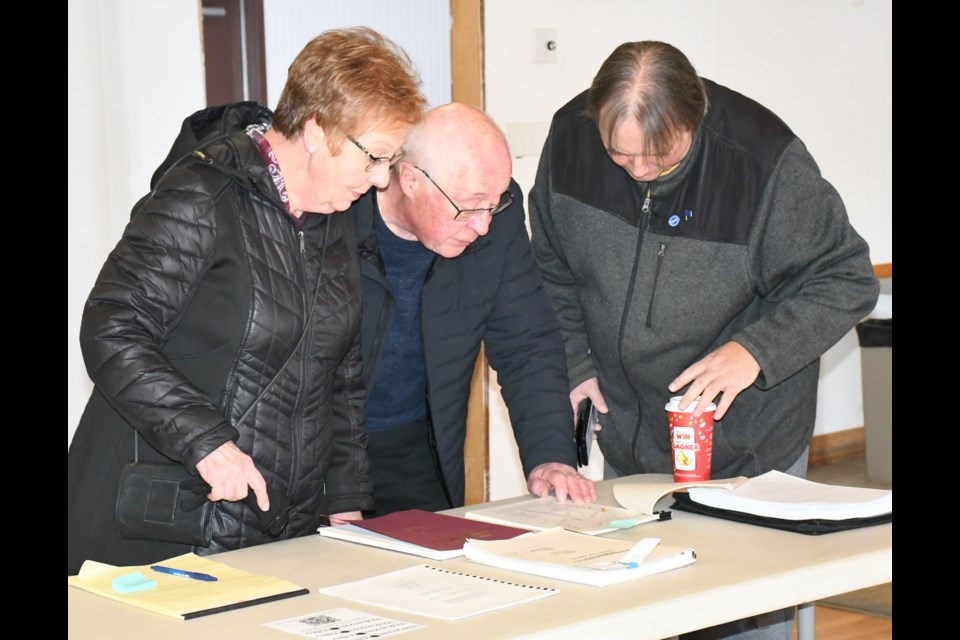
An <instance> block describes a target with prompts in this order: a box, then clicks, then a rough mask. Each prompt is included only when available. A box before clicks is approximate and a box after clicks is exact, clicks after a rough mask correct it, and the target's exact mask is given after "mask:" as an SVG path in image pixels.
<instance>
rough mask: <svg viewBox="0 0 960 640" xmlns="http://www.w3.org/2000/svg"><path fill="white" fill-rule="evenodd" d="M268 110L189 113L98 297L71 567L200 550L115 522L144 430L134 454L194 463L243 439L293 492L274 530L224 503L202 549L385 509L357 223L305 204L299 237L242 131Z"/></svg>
mask: <svg viewBox="0 0 960 640" xmlns="http://www.w3.org/2000/svg"><path fill="white" fill-rule="evenodd" d="M270 118H271V113H270V112H269V111H268V110H267V109H265V108H263V107H261V106H260V105H257V104H255V103H239V104H235V105H227V106H223V107H214V108H211V109H207V110H204V111H200V112H197V113H196V114H194V115H193V116H191V117H190V118H188V119H187V120H186V121H185V122H184V126H183V130H182V131H181V134H180V137H179V138H178V139H177V141H176V143H175V144H174V147H173V149H172V150H171V152H170V156H169V157H168V159H167V161H166V162H165V163H164V165H162V166H161V167H160V168H159V169H158V170H157V173H156V174H155V175H154V180H153V185H152V186H153V187H154V189H153V191H152V192H151V193H150V195H149V196H147V197H145V198H144V199H143V200H141V201H140V202H139V203H137V205H136V206H135V207H134V210H133V214H132V217H131V221H130V223H129V225H128V226H127V228H126V230H125V231H124V234H123V238H122V239H121V240H120V242H119V243H118V244H117V246H116V248H115V249H114V250H113V252H112V253H111V254H110V256H109V258H108V259H107V261H106V263H105V264H104V266H103V269H102V270H101V272H100V275H99V276H98V278H97V282H96V284H95V286H94V288H93V290H92V292H91V293H90V297H89V298H88V300H87V303H86V307H85V309H84V314H83V321H82V325H81V336H80V341H81V347H82V349H83V357H84V362H85V364H86V367H87V371H88V373H89V375H90V378H91V380H92V381H93V383H94V385H95V389H94V391H93V394H92V396H91V398H90V400H89V402H88V404H87V407H86V409H85V411H84V413H83V417H82V418H81V421H80V425H79V427H78V428H77V431H76V435H75V436H74V439H73V442H72V444H71V447H70V450H69V454H68V538H69V541H68V549H69V551H68V553H69V558H68V572H69V573H76V571H77V570H78V569H79V567H80V564H81V563H82V562H83V560H85V559H94V560H98V561H101V562H107V563H110V564H118V565H120V564H124V565H126V564H145V563H149V562H153V561H156V560H160V559H163V558H167V557H171V556H173V555H177V554H180V553H185V552H188V551H190V550H191V548H190V547H189V546H186V545H176V544H170V543H161V542H157V541H137V540H125V539H122V538H120V537H119V535H118V534H117V532H116V529H115V522H114V520H115V518H114V506H115V503H116V497H117V487H118V479H119V473H120V469H121V468H122V466H123V465H124V464H126V463H128V462H131V461H132V460H133V459H134V444H135V443H134V434H135V433H139V459H140V460H147V461H151V460H153V461H171V460H172V461H177V462H179V463H180V464H182V465H183V466H184V467H185V468H186V469H187V470H188V471H190V472H191V473H195V472H196V469H195V467H196V464H197V462H198V461H200V460H201V459H202V458H204V457H205V456H206V455H207V454H209V453H210V452H212V451H213V450H215V449H216V448H217V447H219V446H221V445H222V444H224V443H225V442H227V441H229V440H233V441H235V442H236V443H237V445H238V446H239V447H240V448H241V449H242V450H243V451H245V452H246V453H248V454H250V455H251V456H252V457H253V459H254V462H255V463H256V465H257V467H258V468H259V470H260V472H261V473H262V474H263V476H264V479H265V480H266V482H267V485H268V486H269V487H270V490H271V492H272V493H273V494H276V495H286V496H287V497H288V498H289V500H290V504H291V509H290V512H289V514H288V516H289V522H288V524H287V526H286V528H285V529H284V530H283V532H282V533H281V534H280V535H279V536H278V537H277V538H273V537H271V536H270V535H269V534H266V533H263V532H261V530H260V526H259V522H258V519H257V517H256V515H255V514H254V513H253V512H252V511H251V510H250V509H249V508H248V507H247V506H246V505H245V504H244V503H243V502H225V501H221V502H219V503H217V504H216V510H215V512H214V518H213V542H212V544H211V545H210V546H209V547H207V548H204V549H194V550H195V551H197V552H198V553H203V554H206V553H213V552H217V551H224V550H229V549H236V548H240V547H247V546H252V545H256V544H262V543H265V542H270V541H272V540H275V539H281V538H291V537H296V536H302V535H307V534H312V533H314V532H315V531H316V529H317V526H318V525H319V523H320V516H321V515H322V514H327V513H339V512H343V511H353V510H360V509H370V508H372V506H373V504H372V498H371V486H370V482H369V478H368V471H367V458H366V432H365V429H364V420H363V411H362V408H363V401H364V388H363V383H362V379H361V376H360V276H359V261H358V257H357V243H356V240H355V232H354V227H353V223H352V220H351V219H350V218H349V217H348V216H346V215H341V214H332V215H322V214H315V213H306V214H305V215H306V222H305V225H304V228H303V230H302V233H298V231H297V229H296V225H295V224H294V222H293V220H292V219H291V218H290V216H289V215H288V214H287V213H286V210H285V208H284V205H283V203H282V202H281V201H280V199H279V196H278V194H277V190H276V188H275V187H274V185H273V183H272V181H271V179H270V176H269V173H268V171H267V167H266V166H265V165H264V163H263V161H262V159H261V158H260V155H259V153H258V151H257V149H256V147H255V145H254V144H253V142H252V141H251V140H250V138H249V137H248V136H247V134H246V133H245V132H244V127H245V126H246V125H248V124H253V123H262V122H269V120H270ZM194 148H197V149H199V150H200V153H199V154H195V153H192V151H193V149H194ZM314 304H315V308H314V309H313V315H312V318H311V316H310V313H311V306H312V305H314ZM308 319H309V322H308ZM301 336H302V337H303V340H302V342H300V339H301ZM291 353H293V356H292V357H291V358H290V360H289V361H288V362H287V358H288V356H290V354H291ZM285 362H287V364H286V366H285V367H283V365H284V363H285ZM281 368H282V371H281ZM278 371H280V375H279V377H278V378H277V381H276V382H275V383H274V384H273V385H272V386H270V388H269V390H268V391H267V393H266V394H264V396H263V398H262V399H261V400H260V401H259V403H258V404H257V406H256V407H255V409H254V411H252V412H251V414H250V415H249V416H248V417H247V418H246V420H245V421H244V422H243V423H242V424H241V425H240V426H239V428H235V427H234V426H232V425H234V424H236V423H237V421H238V420H239V418H240V416H242V415H243V413H244V412H245V411H246V409H247V408H248V407H249V406H250V405H251V404H252V403H253V402H254V400H255V399H256V398H257V396H258V395H259V394H260V393H261V391H262V390H263V389H264V388H266V387H267V385H268V383H269V382H270V380H271V379H272V378H273V377H274V376H275V375H276V374H277V373H278Z"/></svg>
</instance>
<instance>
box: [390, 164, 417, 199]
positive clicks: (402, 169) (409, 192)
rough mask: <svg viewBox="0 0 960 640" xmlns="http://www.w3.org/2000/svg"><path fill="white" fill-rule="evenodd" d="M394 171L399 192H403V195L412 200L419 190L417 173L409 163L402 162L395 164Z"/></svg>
mask: <svg viewBox="0 0 960 640" xmlns="http://www.w3.org/2000/svg"><path fill="white" fill-rule="evenodd" d="M395 171H396V180H397V184H399V185H400V190H401V191H402V192H403V195H405V196H406V197H408V198H413V197H414V195H415V194H416V193H417V190H418V189H419V188H420V182H419V180H418V179H417V173H419V172H418V171H417V170H416V169H415V168H414V166H413V165H412V164H411V163H409V162H404V161H403V160H401V161H400V162H398V163H397V166H396V167H395Z"/></svg>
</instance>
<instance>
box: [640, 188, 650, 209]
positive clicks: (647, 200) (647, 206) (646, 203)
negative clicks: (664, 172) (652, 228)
mask: <svg viewBox="0 0 960 640" xmlns="http://www.w3.org/2000/svg"><path fill="white" fill-rule="evenodd" d="M640 210H641V211H643V212H644V213H647V214H649V213H650V189H647V197H646V198H644V199H643V206H642V207H640Z"/></svg>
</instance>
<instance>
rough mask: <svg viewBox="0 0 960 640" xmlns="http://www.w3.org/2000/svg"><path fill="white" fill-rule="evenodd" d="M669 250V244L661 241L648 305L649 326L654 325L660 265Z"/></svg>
mask: <svg viewBox="0 0 960 640" xmlns="http://www.w3.org/2000/svg"><path fill="white" fill-rule="evenodd" d="M666 252H667V245H665V244H663V243H662V242H661V243H660V250H659V251H658V252H657V269H656V271H654V272H653V289H652V290H651V291H650V306H648V307H647V328H648V329H649V328H651V327H652V326H653V324H652V322H653V300H654V298H656V297H657V282H659V281H660V265H662V264H663V255H664V254H665V253H666Z"/></svg>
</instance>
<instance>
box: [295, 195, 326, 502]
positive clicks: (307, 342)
mask: <svg viewBox="0 0 960 640" xmlns="http://www.w3.org/2000/svg"><path fill="white" fill-rule="evenodd" d="M304 215H306V214H304ZM327 223H329V220H327ZM297 239H298V240H299V244H300V271H301V273H302V275H303V312H304V316H303V321H304V324H305V325H306V323H307V322H308V321H309V319H310V304H311V300H310V289H311V287H310V280H309V278H308V277H307V257H306V248H305V246H304V235H303V230H302V229H301V230H299V231H297ZM322 274H323V264H322V263H321V264H320V265H319V267H318V271H317V278H320V277H321V276H322ZM304 331H309V333H308V334H307V336H306V337H305V338H304V340H303V353H302V354H301V355H300V379H299V380H298V381H297V402H296V404H295V405H294V408H293V416H292V420H291V423H292V426H293V437H292V441H291V443H290V451H291V453H292V458H293V464H292V466H291V470H290V487H289V489H288V491H287V495H289V496H290V497H291V498H292V497H293V495H294V492H295V490H296V487H297V484H299V482H298V479H299V475H300V455H301V451H300V435H301V433H300V432H301V431H302V427H303V425H302V424H301V421H302V419H303V415H302V414H303V395H304V394H303V388H304V381H305V380H306V379H307V367H308V363H309V361H310V346H311V345H312V344H313V326H309V327H307V326H304Z"/></svg>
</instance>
